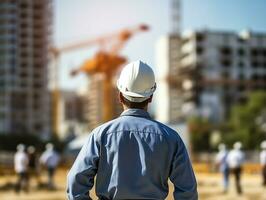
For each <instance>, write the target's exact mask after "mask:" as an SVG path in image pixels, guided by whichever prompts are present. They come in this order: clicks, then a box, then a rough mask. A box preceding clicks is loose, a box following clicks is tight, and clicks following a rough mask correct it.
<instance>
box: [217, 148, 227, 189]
mask: <svg viewBox="0 0 266 200" xmlns="http://www.w3.org/2000/svg"><path fill="white" fill-rule="evenodd" d="M218 149H219V152H218V154H217V156H216V160H215V161H216V164H217V165H218V166H219V169H220V172H221V173H222V175H223V189H224V193H226V192H227V190H228V185H229V166H228V163H227V156H228V151H227V149H226V146H225V144H219V146H218Z"/></svg>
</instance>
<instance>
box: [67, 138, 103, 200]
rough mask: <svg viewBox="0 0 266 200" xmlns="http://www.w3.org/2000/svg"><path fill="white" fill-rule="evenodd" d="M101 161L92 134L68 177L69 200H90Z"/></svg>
mask: <svg viewBox="0 0 266 200" xmlns="http://www.w3.org/2000/svg"><path fill="white" fill-rule="evenodd" d="M98 161H99V146H98V144H97V142H96V139H95V134H93V133H91V134H90V136H89V138H88V140H87V142H86V143H85V144H84V145H83V147H82V149H81V151H80V152H79V155H78V157H77V158H76V160H75V162H74V164H73V166H72V168H71V169H70V171H69V173H68V176H67V195H68V199H69V200H90V199H91V198H90V196H89V191H90V190H91V188H92V187H93V185H94V177H95V175H96V173H97V169H98Z"/></svg>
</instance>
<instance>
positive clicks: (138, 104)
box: [120, 95, 150, 109]
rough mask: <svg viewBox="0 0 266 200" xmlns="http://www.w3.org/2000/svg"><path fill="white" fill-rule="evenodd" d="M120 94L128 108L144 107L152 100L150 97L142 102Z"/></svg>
mask: <svg viewBox="0 0 266 200" xmlns="http://www.w3.org/2000/svg"><path fill="white" fill-rule="evenodd" d="M120 96H121V98H122V102H123V104H125V105H126V106H127V107H128V108H136V109H144V108H145V107H146V106H147V105H148V103H149V102H150V98H148V99H146V100H145V101H142V102H132V101H129V100H128V99H126V98H125V97H124V96H123V95H120Z"/></svg>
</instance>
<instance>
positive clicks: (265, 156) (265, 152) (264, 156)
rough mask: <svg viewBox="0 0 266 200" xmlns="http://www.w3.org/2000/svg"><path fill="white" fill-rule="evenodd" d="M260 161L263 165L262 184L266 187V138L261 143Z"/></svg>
mask: <svg viewBox="0 0 266 200" xmlns="http://www.w3.org/2000/svg"><path fill="white" fill-rule="evenodd" d="M260 146H261V149H262V151H261V152H260V163H261V167H262V180H263V181H262V184H263V186H264V187H266V140H264V141H263V142H262V143H261V145H260Z"/></svg>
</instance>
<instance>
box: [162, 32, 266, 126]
mask: <svg viewBox="0 0 266 200" xmlns="http://www.w3.org/2000/svg"><path fill="white" fill-rule="evenodd" d="M170 40H171V37H170V39H169V37H166V39H165V41H167V42H165V41H163V40H162V41H161V42H160V43H159V45H158V49H159V50H158V52H160V50H162V49H164V51H167V52H168V53H164V54H158V56H159V61H160V62H157V67H158V68H166V69H164V70H168V71H169V69H171V68H174V69H175V71H176V75H172V74H171V73H168V74H167V73H166V74H167V76H169V77H170V78H168V79H165V78H164V79H160V82H161V83H163V84H165V87H166V88H167V91H169V92H168V96H167V95H166V96H167V97H165V95H164V96H163V95H161V94H163V93H166V92H165V89H164V88H161V89H160V88H159V87H158V91H157V92H158V97H159V98H158V101H157V102H158V104H160V103H161V102H163V103H164V104H166V105H168V106H167V107H166V111H164V115H165V116H163V115H162V113H163V112H162V109H160V112H159V113H158V114H157V116H158V118H162V117H164V118H165V119H166V120H168V121H179V120H183V119H185V118H186V116H187V115H191V114H192V115H200V116H204V117H207V118H209V119H210V120H212V121H213V122H220V121H223V120H224V119H225V117H227V116H228V114H229V110H230V108H231V106H232V105H234V104H236V103H239V102H241V101H245V99H246V97H247V94H248V93H250V92H251V91H255V90H264V91H265V90H266V34H265V33H255V32H250V31H243V32H241V33H235V32H227V31H209V30H203V31H195V32H193V31H192V32H187V33H185V34H184V35H183V36H182V44H181V50H180V54H179V55H177V56H169V55H171V53H169V52H172V51H171V46H170V45H169V44H171V43H170V42H169V41H170ZM162 47H163V48H162ZM175 52H176V51H175ZM171 59H174V60H178V62H179V64H178V66H174V65H171V64H170V63H169V60H171ZM164 60H166V61H164ZM164 63H165V64H164ZM168 68H169V69H168ZM165 77H166V76H165ZM161 80H162V81H161ZM169 80H170V81H169ZM159 84H160V83H159ZM170 89H171V90H173V91H171V92H170ZM171 93H175V95H176V96H175V97H174V100H173V99H172V98H173V97H171V96H170V95H173V94H171ZM166 98H169V99H166ZM170 98H171V99H170ZM166 102H167V103H166ZM171 112H174V113H175V114H174V116H172V115H171V114H169V113H171Z"/></svg>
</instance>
